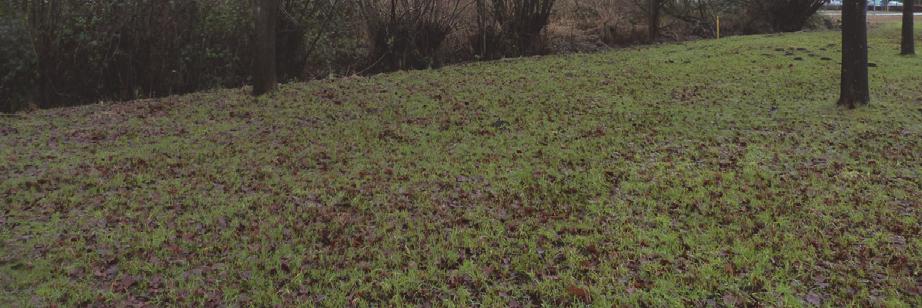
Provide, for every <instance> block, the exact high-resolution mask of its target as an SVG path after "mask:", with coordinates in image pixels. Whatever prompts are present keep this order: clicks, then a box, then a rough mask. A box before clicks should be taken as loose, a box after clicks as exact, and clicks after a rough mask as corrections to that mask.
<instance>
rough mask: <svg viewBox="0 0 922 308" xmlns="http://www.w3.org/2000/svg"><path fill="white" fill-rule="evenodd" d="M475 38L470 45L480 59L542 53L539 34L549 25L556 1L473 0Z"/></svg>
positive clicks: (541, 42) (543, 44) (542, 41)
mask: <svg viewBox="0 0 922 308" xmlns="http://www.w3.org/2000/svg"><path fill="white" fill-rule="evenodd" d="M475 2H476V6H477V15H478V17H477V18H478V32H479V33H478V34H477V35H476V36H474V37H473V39H472V45H473V46H474V50H477V51H478V53H480V55H481V56H482V57H485V58H499V57H503V56H524V55H532V54H541V53H544V52H545V42H544V40H543V38H542V37H541V32H542V31H543V30H544V28H545V27H547V25H548V23H549V22H550V17H551V12H552V10H553V8H554V3H555V0H491V1H490V2H487V0H476V1H475Z"/></svg>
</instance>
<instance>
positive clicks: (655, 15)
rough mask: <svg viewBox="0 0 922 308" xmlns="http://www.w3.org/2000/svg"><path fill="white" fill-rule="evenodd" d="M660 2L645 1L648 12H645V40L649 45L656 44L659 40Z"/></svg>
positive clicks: (653, 0)
mask: <svg viewBox="0 0 922 308" xmlns="http://www.w3.org/2000/svg"><path fill="white" fill-rule="evenodd" d="M661 1H662V0H647V2H648V4H649V8H648V9H649V12H647V14H648V15H647V27H648V28H647V34H648V37H647V39H648V40H649V41H650V43H653V42H656V40H657V39H659V18H660V8H662V5H661V4H660V3H661Z"/></svg>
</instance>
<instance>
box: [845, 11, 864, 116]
mask: <svg viewBox="0 0 922 308" xmlns="http://www.w3.org/2000/svg"><path fill="white" fill-rule="evenodd" d="M867 14H868V12H867V0H845V1H844V2H843V4H842V92H841V96H840V97H839V106H843V107H847V108H855V107H857V106H860V105H867V104H869V103H870V102H871V95H870V91H869V89H868V24H867Z"/></svg>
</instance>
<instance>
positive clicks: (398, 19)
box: [0, 0, 813, 112]
mask: <svg viewBox="0 0 922 308" xmlns="http://www.w3.org/2000/svg"><path fill="white" fill-rule="evenodd" d="M646 1H651V0H332V1H319V0H284V1H283V3H282V11H283V12H282V14H281V18H280V22H279V23H278V25H277V26H278V43H277V44H278V46H277V50H278V54H279V55H278V61H279V65H278V67H279V68H280V71H279V74H280V76H279V77H280V79H281V80H307V79H314V78H322V77H327V76H331V75H351V74H369V73H376V72H384V71H393V70H399V69H413V68H427V67H436V66H441V65H443V64H445V63H454V62H464V61H471V60H477V59H498V58H503V57H517V56H524V55H535V54H546V53H560V52H575V51H595V50H600V49H604V48H606V47H609V46H624V45H631V44H636V43H638V42H649V40H648V39H647V38H648V36H647V33H648V32H649V29H648V28H649V27H648V26H644V25H647V24H648V23H647V22H646V19H647V17H648V16H649V14H650V12H649V9H644V8H648V7H649V6H647V5H645V3H647V2H646ZM806 2H810V1H807V0H795V1H782V2H774V1H768V2H766V1H754V0H706V1H690V0H688V1H686V0H682V1H675V2H669V5H664V6H663V7H662V8H661V9H662V12H660V13H659V14H658V15H657V16H662V19H663V20H662V23H661V24H660V27H661V29H659V31H658V32H659V33H661V38H660V40H686V39H694V38H700V37H709V36H712V35H714V30H715V29H714V24H715V23H714V21H715V18H716V17H717V16H723V17H724V19H723V20H724V24H723V25H724V29H723V33H725V34H739V33H747V34H751V33H762V32H769V31H792V30H799V29H800V28H801V27H802V26H803V25H804V24H805V23H804V19H805V18H806V17H809V16H811V15H812V13H813V11H803V9H802V8H800V6H801V5H802V3H806ZM765 3H772V5H765ZM779 11H781V12H800V13H802V14H799V15H797V16H798V17H799V19H796V18H795V19H790V18H782V17H779V14H777V13H774V12H779ZM252 15H253V14H252V12H251V2H250V1H245V0H177V1H157V0H139V1H111V0H104V1H85V0H47V1H46V0H43V1H33V0H9V1H3V2H0V55H2V58H0V72H2V74H0V75H2V76H0V78H2V80H0V100H2V101H0V111H7V112H9V111H13V110H20V109H23V108H28V107H29V106H34V107H53V106H64V105H75V104H80V103H86V102H94V101H99V100H127V99H133V98H142V97H157V96H166V95H171V94H176V93H186V92H192V91H195V90H199V89H207V88H214V87H239V86H242V85H244V84H247V83H248V82H249V81H250V80H249V78H250V77H249V75H250V71H251V66H252V65H253V61H252V56H251V55H252V48H253V37H252V32H253V31H252V29H253V20H252ZM660 27H657V28H660Z"/></svg>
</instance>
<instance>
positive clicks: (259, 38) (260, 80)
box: [253, 0, 279, 96]
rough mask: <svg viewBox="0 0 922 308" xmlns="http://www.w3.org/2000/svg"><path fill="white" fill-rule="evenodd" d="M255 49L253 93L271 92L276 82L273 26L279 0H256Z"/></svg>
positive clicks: (276, 16) (256, 94)
mask: <svg viewBox="0 0 922 308" xmlns="http://www.w3.org/2000/svg"><path fill="white" fill-rule="evenodd" d="M254 10H255V12H254V13H255V15H256V38H255V39H256V48H255V49H256V50H255V57H256V59H255V61H254V63H253V64H254V68H253V95H254V96H259V95H263V94H266V93H269V92H271V91H272V90H274V89H275V86H276V84H278V77H277V69H276V63H277V62H276V59H275V57H276V53H275V40H276V38H275V28H276V23H277V22H278V15H279V0H256V1H255V8H254Z"/></svg>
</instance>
